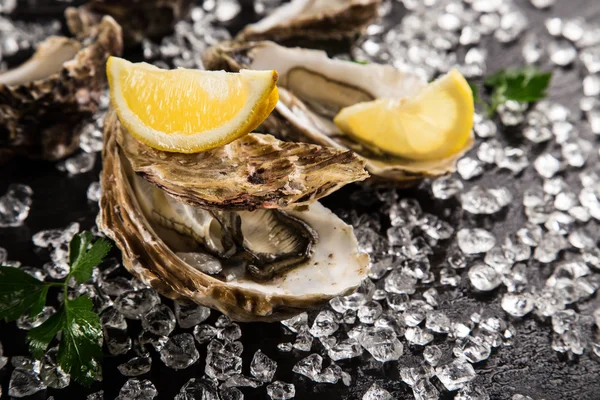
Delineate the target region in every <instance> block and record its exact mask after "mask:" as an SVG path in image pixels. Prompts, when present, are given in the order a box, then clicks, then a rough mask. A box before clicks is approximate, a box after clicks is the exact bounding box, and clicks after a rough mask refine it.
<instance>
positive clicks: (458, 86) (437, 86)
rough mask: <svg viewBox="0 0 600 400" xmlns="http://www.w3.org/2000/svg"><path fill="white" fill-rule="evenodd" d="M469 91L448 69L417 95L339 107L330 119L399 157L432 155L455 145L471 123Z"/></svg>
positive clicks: (453, 149)
mask: <svg viewBox="0 0 600 400" xmlns="http://www.w3.org/2000/svg"><path fill="white" fill-rule="evenodd" d="M473 113H474V105H473V93H472V91H471V88H470V87H469V84H468V83H467V81H466V80H465V78H464V77H463V76H462V75H461V74H460V72H458V71H457V70H455V69H453V70H452V71H450V72H449V73H447V74H446V75H444V76H442V77H440V78H439V79H437V80H436V81H434V82H431V83H430V84H429V85H428V86H427V87H426V88H425V89H423V91H421V92H420V93H419V94H418V95H417V96H415V97H412V98H407V99H400V100H398V99H379V100H374V101H369V102H365V103H358V104H355V105H353V106H350V107H346V108H343V109H342V110H341V111H340V112H339V113H338V115H337V116H336V117H335V119H334V122H335V123H336V125H337V126H338V127H339V128H340V129H341V130H342V132H344V133H345V134H347V135H349V136H351V137H353V138H355V139H356V140H357V141H360V142H362V143H364V144H365V145H367V147H372V148H376V149H379V150H381V151H383V152H384V153H388V154H392V155H395V156H399V157H402V158H408V159H412V160H437V159H442V158H444V157H447V156H449V155H452V154H454V153H456V152H457V151H460V150H461V149H462V148H463V147H464V146H465V144H466V142H467V141H468V140H469V136H470V134H471V129H472V128H473Z"/></svg>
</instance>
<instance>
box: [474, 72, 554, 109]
mask: <svg viewBox="0 0 600 400" xmlns="http://www.w3.org/2000/svg"><path fill="white" fill-rule="evenodd" d="M551 79H552V72H544V71H541V70H539V69H537V68H534V67H525V68H518V69H507V70H500V71H498V72H496V73H495V74H493V75H491V76H489V77H487V78H486V79H485V81H484V85H485V86H486V87H488V88H491V89H492V93H491V104H490V105H489V106H487V110H488V114H489V115H490V117H491V116H493V115H494V113H495V112H496V109H497V108H498V106H499V105H500V104H502V103H504V102H506V101H509V100H514V101H519V102H522V103H532V102H534V101H537V100H540V99H543V98H544V97H546V95H547V94H546V89H547V88H548V86H549V85H550V80H551Z"/></svg>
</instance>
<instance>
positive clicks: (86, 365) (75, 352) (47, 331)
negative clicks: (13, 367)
mask: <svg viewBox="0 0 600 400" xmlns="http://www.w3.org/2000/svg"><path fill="white" fill-rule="evenodd" d="M92 240H93V237H92V234H91V233H90V232H83V233H80V234H78V235H75V236H74V237H73V239H72V240H71V242H70V244H69V264H70V266H71V269H70V272H69V275H68V276H67V278H66V279H65V280H64V281H63V282H42V281H40V280H38V279H36V278H34V277H32V276H31V275H29V274H27V273H26V272H24V271H22V270H20V269H18V268H13V267H0V319H5V320H6V321H14V320H16V319H18V318H19V317H20V316H21V315H25V314H27V313H28V314H29V316H30V317H31V318H34V317H35V316H37V315H38V314H39V313H41V312H42V310H43V309H44V306H45V304H46V297H47V295H48V291H49V290H50V289H51V288H58V289H62V291H63V304H62V306H61V307H60V309H59V310H58V311H57V312H56V313H55V314H54V315H52V316H51V317H50V318H49V319H48V320H47V321H45V322H44V323H43V324H41V325H40V326H38V327H37V328H33V329H31V330H30V331H29V332H28V334H27V341H28V343H29V350H30V351H31V353H32V354H33V356H34V357H36V358H38V359H40V358H42V357H43V356H44V352H45V351H46V349H47V348H48V346H49V345H50V343H51V342H52V341H53V340H54V339H55V337H56V335H57V334H58V333H59V332H62V335H61V338H60V343H59V346H58V363H59V364H60V366H61V368H62V369H63V370H64V371H66V372H68V373H70V374H71V376H72V377H73V378H74V379H75V380H76V381H77V382H79V383H82V384H84V385H89V384H91V383H92V382H93V381H94V380H95V379H96V378H97V377H98V376H100V374H101V366H100V359H101V358H102V324H101V323H100V317H99V316H98V314H96V313H95V312H94V311H93V304H92V301H91V300H90V298H89V297H87V296H85V295H84V296H80V297H77V298H75V299H69V296H68V290H69V286H68V282H69V281H70V280H71V278H73V279H75V281H76V282H77V283H79V284H82V283H85V282H86V281H88V280H89V279H90V278H91V277H92V271H93V268H94V267H95V266H96V265H98V264H100V263H101V262H102V260H103V259H104V257H105V256H106V255H107V254H108V252H109V250H110V247H111V245H110V243H109V242H108V241H107V240H104V239H98V240H96V241H94V242H93V243H92Z"/></svg>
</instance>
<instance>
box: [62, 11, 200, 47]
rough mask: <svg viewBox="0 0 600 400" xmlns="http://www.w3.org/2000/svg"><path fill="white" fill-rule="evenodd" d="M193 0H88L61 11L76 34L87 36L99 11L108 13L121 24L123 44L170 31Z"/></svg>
mask: <svg viewBox="0 0 600 400" xmlns="http://www.w3.org/2000/svg"><path fill="white" fill-rule="evenodd" d="M193 3H194V2H193V0H91V1H89V2H88V3H86V4H84V5H83V6H81V7H78V8H75V7H69V8H68V9H67V10H66V11H65V17H66V19H67V25H68V27H69V30H70V31H71V33H72V34H73V35H75V36H76V37H78V38H80V37H85V36H89V35H90V34H91V33H92V32H94V31H95V30H96V29H97V26H98V23H99V21H100V20H101V18H102V16H103V15H110V16H112V17H113V18H114V19H115V20H116V21H117V22H118V23H119V24H120V25H121V26H122V27H123V40H124V42H125V45H126V46H131V45H135V44H138V43H140V42H141V41H142V40H143V39H144V38H147V39H151V40H155V39H160V38H161V37H163V36H164V35H166V34H168V33H170V32H172V31H173V28H174V27H175V24H176V23H177V21H179V20H181V19H183V18H185V17H186V16H187V15H188V13H189V11H190V10H191V7H192V5H193Z"/></svg>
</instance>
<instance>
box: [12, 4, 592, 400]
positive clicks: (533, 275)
mask: <svg viewBox="0 0 600 400" xmlns="http://www.w3.org/2000/svg"><path fill="white" fill-rule="evenodd" d="M518 3H519V4H520V5H521V7H522V8H523V9H524V10H525V12H526V13H527V16H528V18H529V20H530V28H529V29H528V33H531V32H533V33H540V35H541V32H542V31H543V30H544V27H543V21H544V20H545V19H546V18H548V17H550V16H559V17H563V18H568V17H573V16H582V17H585V18H586V19H587V20H588V21H596V22H598V21H600V1H598V0H570V1H568V0H557V1H556V5H555V6H554V7H553V8H551V9H549V10H546V11H539V10H536V9H534V8H533V7H532V6H531V5H530V4H529V2H528V1H527V0H522V1H520V2H518ZM49 4H50V5H49ZM61 4H64V3H60V4H59V5H58V6H57V3H56V2H51V1H46V2H43V1H41V2H40V1H38V2H35V1H29V2H27V1H23V2H22V3H21V5H20V12H19V14H18V15H19V16H21V17H23V18H27V19H35V18H39V17H40V16H47V15H48V13H54V14H56V15H60V9H61V8H62V7H64V6H63V5H61ZM255 18H256V17H255V16H254V15H252V14H251V6H250V5H249V2H244V10H243V13H242V14H241V15H240V16H239V17H238V18H236V20H234V21H232V24H231V29H232V31H236V30H237V29H239V28H240V27H241V26H243V25H244V24H245V23H248V22H250V21H253V20H254V19H255ZM485 47H486V48H487V49H488V51H489V57H490V59H489V61H488V68H489V69H490V70H495V69H498V68H502V67H506V66H511V65H521V64H522V63H523V61H522V58H521V55H520V49H521V46H520V45H519V44H517V45H515V44H512V45H508V46H504V45H500V44H498V43H497V42H491V43H487V42H486V46H485ZM137 51H139V49H138V50H137ZM138 55H139V53H137V54H136V53H135V50H134V52H132V53H131V57H130V58H137V57H138ZM126 56H127V55H126ZM581 78H582V77H581V76H580V75H579V73H578V70H577V69H572V68H567V69H555V73H554V80H553V83H552V88H551V90H550V94H551V96H550V97H551V99H552V100H556V101H558V102H560V103H562V104H565V105H567V106H569V107H570V108H571V109H572V110H573V111H577V100H578V99H579V98H580V97H581V95H582V94H581V93H582V90H581ZM582 129H583V128H582ZM515 132H516V131H513V130H509V131H505V132H502V134H501V135H500V138H501V140H502V141H503V142H509V143H517V144H518V143H520V142H521V138H520V136H519V135H518V134H516V133H515ZM595 143H596V145H598V141H596V142H595ZM541 150H543V147H536V148H532V150H531V151H532V153H531V154H530V157H529V158H530V160H533V159H534V157H535V156H534V154H535V153H537V152H540V151H541ZM595 162H596V160H595V159H592V160H591V163H590V164H589V165H594V164H595ZM595 165H598V164H595ZM100 169H101V162H100V159H99V158H98V160H97V162H96V168H95V169H94V171H93V172H89V173H86V174H82V175H78V176H74V177H68V176H67V175H66V173H63V172H59V171H58V170H57V169H56V168H55V165H53V164H51V163H45V162H32V161H27V160H13V161H12V162H10V163H9V164H7V165H3V166H0V193H5V192H6V188H7V186H8V185H9V184H10V183H24V184H27V185H29V186H31V187H32V189H33V191H34V196H33V206H32V210H31V213H30V215H29V218H28V219H27V220H26V222H25V225H24V226H22V227H20V228H14V229H0V246H1V247H4V248H6V249H7V250H8V254H9V259H11V260H19V261H21V262H22V263H23V264H24V265H31V266H35V267H41V266H42V265H43V263H45V262H46V261H47V260H48V254H47V253H46V252H45V251H42V250H40V249H36V248H35V247H34V246H33V244H32V243H31V236H32V235H33V234H34V233H36V232H38V231H39V230H42V229H51V228H59V227H63V226H66V225H67V224H68V223H69V222H72V221H78V222H79V223H80V224H81V227H82V229H90V228H91V227H92V226H93V225H94V219H95V216H96V213H97V211H98V207H97V205H96V204H92V203H90V202H88V201H87V199H86V190H87V188H88V185H89V184H90V183H91V182H92V181H96V180H98V173H99V171H100ZM576 172H577V171H575V172H572V173H570V174H566V175H565V179H566V180H567V182H569V183H571V184H575V182H576V181H577V173H576ZM536 179H539V178H537V177H536V175H535V172H534V171H533V169H532V168H528V169H527V170H526V171H525V172H524V173H523V174H521V175H519V176H518V177H517V178H516V179H515V177H514V176H513V175H511V174H509V173H508V172H506V171H487V172H486V173H485V174H484V175H483V176H482V177H480V178H478V179H475V180H474V181H471V182H469V183H468V184H466V188H468V187H470V186H472V185H473V184H479V185H482V186H499V185H505V186H507V187H509V188H510V189H511V190H512V191H513V194H514V198H515V201H514V204H513V205H511V206H510V207H509V209H508V210H507V211H506V212H504V213H501V215H499V216H497V217H494V218H493V219H491V218H489V219H484V220H480V219H479V220H471V219H470V218H472V217H468V216H467V215H463V213H462V211H461V210H460V208H459V207H458V205H457V203H456V202H454V201H448V202H438V201H432V200H431V198H430V195H429V194H428V192H427V190H426V189H411V190H402V191H398V193H399V195H400V197H416V198H417V199H419V201H420V202H421V205H422V206H423V208H424V211H427V212H432V213H435V214H436V215H440V216H442V215H443V216H444V218H445V219H446V220H448V221H451V222H452V223H453V224H454V225H455V226H456V227H457V228H458V227H459V226H461V224H462V223H463V222H464V221H465V220H467V219H469V225H470V226H474V225H475V224H477V225H478V226H481V227H486V228H488V229H492V230H493V232H494V233H496V235H497V237H499V238H501V237H503V235H505V234H507V233H510V232H515V231H516V230H517V229H518V228H519V227H521V226H522V224H523V221H524V215H523V210H522V208H521V206H520V199H522V193H523V191H524V190H525V189H526V188H527V187H528V186H529V185H530V184H531V183H532V182H533V181H534V180H536ZM356 190H357V188H356V187H348V188H345V189H344V190H342V191H341V192H338V193H336V194H334V195H333V196H331V197H330V198H328V199H326V201H325V202H324V203H325V204H326V205H327V206H329V207H331V208H332V209H351V208H352V207H354V205H352V204H351V203H350V200H349V199H350V197H349V194H351V193H353V192H355V191H356ZM376 209H377V204H376V203H374V204H372V205H371V206H362V208H361V211H363V212H365V211H370V210H376ZM596 228H597V225H596ZM596 232H598V229H596ZM115 256H118V252H117V251H115ZM564 257H569V254H566V255H565V256H564ZM434 265H435V263H434V264H433V266H434ZM528 265H529V269H528V271H529V280H530V283H531V284H534V285H536V286H538V287H539V286H541V284H543V282H544V280H545V279H546V278H547V277H548V275H549V274H550V273H551V272H552V269H551V267H549V266H543V265H540V264H538V263H535V262H530V263H529V264H528ZM434 271H436V268H435V267H434ZM465 282H466V279H464V278H463V283H462V284H461V286H459V287H458V288H455V289H448V288H445V287H441V286H437V285H436V287H437V289H438V290H439V291H440V293H441V298H442V300H443V301H442V303H441V306H440V309H442V310H444V311H446V313H447V314H448V315H449V317H450V318H451V319H458V318H459V317H461V316H462V317H463V319H467V318H468V316H469V315H470V314H471V313H472V312H474V311H478V312H480V313H482V314H484V315H489V316H502V317H504V315H505V313H504V312H503V311H502V310H501V309H500V306H499V299H500V298H501V296H502V294H503V293H504V289H499V290H496V291H495V292H493V293H492V294H490V295H488V296H477V295H473V294H472V293H471V292H470V291H468V290H467V284H466V283H465ZM167 304H168V305H170V306H171V305H172V304H171V303H170V302H167ZM599 306H600V299H599V298H598V297H597V296H595V297H593V298H592V299H591V300H588V301H587V302H586V303H583V304H579V305H578V306H577V308H578V311H579V312H580V313H581V314H590V313H591V312H592V311H593V310H594V309H595V308H598V307H599ZM211 318H212V319H211V321H212V320H214V319H215V318H216V316H215V315H212V316H211ZM510 323H512V326H513V327H514V328H515V331H516V334H515V338H514V342H513V344H512V346H506V347H501V348H498V349H494V350H493V352H492V355H491V356H490V358H489V359H488V360H486V361H484V362H481V363H479V364H477V365H476V371H477V373H478V377H477V378H476V379H475V381H474V382H475V383H476V384H479V385H481V386H483V387H484V388H485V389H486V390H487V392H488V393H489V394H490V396H491V399H493V400H506V399H510V398H511V397H512V395H513V394H516V393H519V394H524V395H529V396H531V397H532V398H534V399H536V400H538V399H546V400H598V399H600V359H598V358H597V357H595V356H594V355H592V354H591V351H589V350H587V351H586V353H585V354H584V355H583V356H580V357H571V358H568V357H566V356H564V355H561V354H559V353H556V352H554V351H553V350H552V349H551V347H550V345H551V336H552V333H551V326H550V324H549V321H548V320H546V321H541V320H537V319H536V318H535V317H532V316H528V317H526V318H524V319H521V320H513V321H510ZM130 326H132V327H133V329H140V327H139V326H136V323H135V322H134V323H131V321H130ZM179 331H190V332H191V330H179ZM242 332H243V336H242V342H243V344H244V353H243V355H244V357H243V358H244V369H243V372H244V374H248V373H249V362H250V359H251V357H252V354H254V352H255V351H256V350H257V349H259V348H260V349H262V351H263V352H264V353H266V354H267V355H268V356H269V357H271V358H273V359H275V360H276V361H277V362H278V369H277V374H276V379H278V380H282V381H285V382H292V383H294V384H295V385H296V398H297V399H312V400H322V399H323V400H324V399H327V400H333V399H361V398H362V395H363V394H364V392H365V391H366V390H367V389H368V387H369V386H371V384H372V383H373V382H380V383H381V384H382V386H383V387H384V388H386V389H387V390H389V391H390V392H391V393H392V395H393V398H394V399H412V398H413V395H412V391H411V390H410V389H409V388H408V386H407V385H405V384H404V383H402V382H401V381H400V380H399V373H398V367H399V366H405V365H415V364H416V363H419V362H420V361H421V360H422V356H421V355H420V354H421V352H422V348H419V347H417V346H415V347H413V346H407V347H406V348H405V355H404V356H403V357H402V358H401V359H400V361H399V362H397V363H396V362H394V363H386V364H381V363H378V362H375V361H373V360H372V359H369V358H368V357H367V356H363V357H362V358H360V359H358V360H356V359H355V360H346V361H341V362H339V365H340V366H341V367H342V368H343V369H344V370H345V371H347V372H349V373H351V375H352V380H353V382H352V385H351V386H350V387H345V386H343V385H342V384H341V383H339V384H337V385H329V384H317V385H315V384H313V383H312V382H310V381H309V380H308V379H307V378H305V377H303V376H300V375H298V374H295V373H293V372H292V367H293V365H294V364H295V363H296V362H297V361H298V360H299V359H301V358H304V357H305V356H307V355H308V354H310V353H280V352H278V351H277V349H276V345H277V344H278V343H281V342H286V341H290V340H292V341H293V336H285V335H284V333H283V330H282V329H281V326H280V325H279V324H276V323H275V324H242ZM0 342H2V344H3V345H4V353H5V355H6V356H9V357H11V356H15V355H26V354H27V347H26V345H25V332H23V331H20V330H18V329H17V328H16V326H15V324H14V323H12V324H6V323H3V322H0ZM436 343H439V344H441V345H442V346H444V345H445V346H448V344H444V338H443V337H442V336H439V337H436ZM319 346H320V344H318V343H317V341H316V342H315V347H314V348H313V350H314V351H315V350H317V351H318V350H319V349H320V347H319ZM198 348H199V351H200V352H201V359H200V360H199V361H198V362H197V363H196V364H194V365H192V366H191V367H189V368H188V369H186V370H183V371H174V370H171V369H168V368H166V367H165V366H164V364H163V363H162V362H161V361H160V358H159V357H158V356H157V355H156V354H153V366H152V370H151V372H150V373H148V374H147V375H145V376H142V377H140V379H150V380H151V381H152V382H153V383H154V385H155V386H156V387H157V389H158V392H159V396H158V399H172V398H173V397H174V396H175V394H176V393H178V392H179V389H180V388H181V387H182V386H183V385H184V384H185V383H186V382H187V381H188V380H189V379H190V378H192V377H201V376H202V375H203V374H204V356H205V354H206V346H198ZM130 357H131V356H130V355H129V356H120V357H113V356H110V355H107V356H106V358H105V359H104V364H103V369H104V380H103V382H98V383H96V384H94V385H93V386H92V387H91V388H82V387H80V386H78V385H76V384H72V385H71V386H69V387H68V388H67V389H64V390H58V391H57V390H51V389H50V390H47V391H45V392H40V393H38V394H36V395H34V396H31V397H30V398H31V399H46V398H48V397H49V396H54V398H55V399H56V400H62V399H76V400H79V399H85V397H86V396H87V394H89V393H93V392H96V391H98V390H101V389H102V390H104V393H105V399H114V398H115V397H116V396H117V394H118V392H119V390H120V388H121V387H122V385H123V384H124V383H125V381H126V380H127V378H126V377H123V376H122V375H121V374H120V373H119V372H118V371H117V368H116V367H117V365H119V364H121V363H123V362H125V361H127V360H128V359H129V358H130ZM326 365H327V364H326ZM359 366H360V368H359ZM367 366H368V367H367ZM11 371H12V367H11V366H10V365H8V366H6V367H5V368H3V369H2V370H0V385H1V386H2V392H3V394H4V397H3V398H8V381H9V379H10V374H11ZM433 382H434V383H435V384H436V386H438V388H440V389H441V388H442V386H441V385H440V383H439V382H438V381H436V378H434V379H433ZM243 391H244V393H245V396H246V397H245V398H246V399H250V400H252V399H266V398H267V395H266V391H265V389H264V387H263V388H260V389H253V390H243ZM442 398H444V399H450V398H453V394H451V393H450V394H448V393H447V394H445V395H443V397H442Z"/></svg>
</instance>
